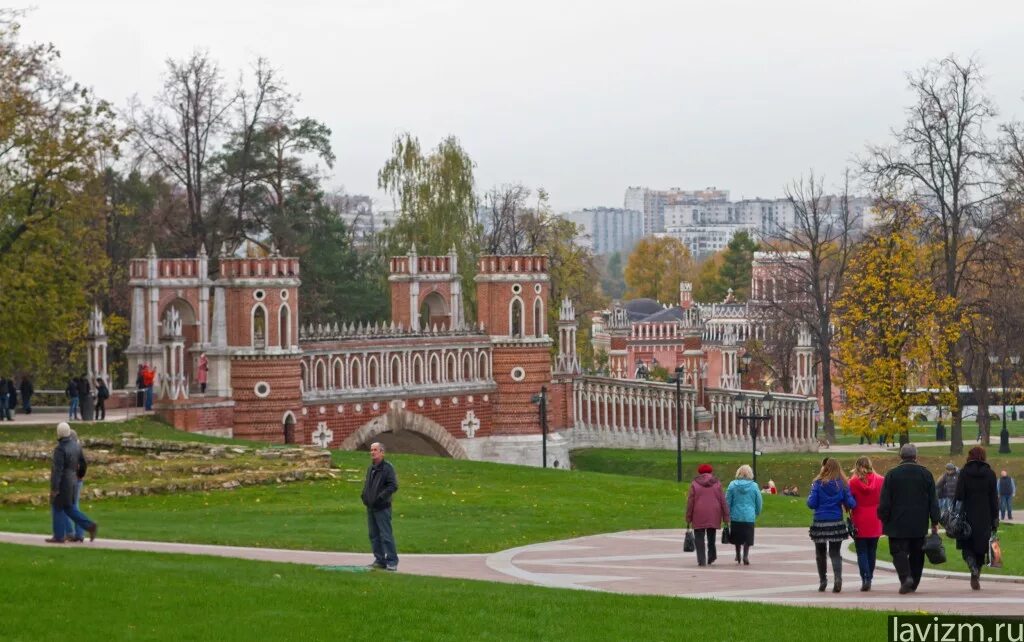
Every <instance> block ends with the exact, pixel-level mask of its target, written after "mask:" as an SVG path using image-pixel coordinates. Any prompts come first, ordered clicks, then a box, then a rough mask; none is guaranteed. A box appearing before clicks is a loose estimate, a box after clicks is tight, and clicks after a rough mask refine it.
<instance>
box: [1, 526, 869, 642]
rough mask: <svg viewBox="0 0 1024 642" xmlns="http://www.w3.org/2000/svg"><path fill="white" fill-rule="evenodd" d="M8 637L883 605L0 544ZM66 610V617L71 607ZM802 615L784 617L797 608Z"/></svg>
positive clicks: (457, 628) (384, 626)
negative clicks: (735, 598)
mask: <svg viewBox="0 0 1024 642" xmlns="http://www.w3.org/2000/svg"><path fill="white" fill-rule="evenodd" d="M0 568H3V569H4V578H3V582H2V583H0V596H2V599H3V617H0V639H2V640H5V642H22V641H29V640H53V639H55V637H61V635H63V636H64V637H68V636H70V637H72V638H74V639H76V640H126V639H128V640H136V641H141V640H169V639H173V640H203V641H205V640H243V641H246V642H248V641H250V640H372V639H382V640H431V641H433V640H474V641H476V640H673V641H674V640H681V639H691V640H706V641H709V642H711V641H717V640H780V639H786V640H819V639H821V636H822V631H827V632H828V638H829V639H830V640H837V641H839V640H865V639H870V640H874V639H883V638H884V636H885V632H886V629H885V627H886V617H885V614H884V613H879V612H868V611H856V610H852V611H851V610H846V609H835V610H829V609H822V608H798V607H787V606H774V605H771V606H770V605H761V604H753V603H751V604H743V605H737V604H735V603H728V602H714V601H700V602H697V601H693V600H683V599H679V598H671V597H644V596H627V595H614V594H608V593H599V592H592V591H569V590H559V589H546V588H539V587H532V586H522V585H514V584H497V583H490V582H475V581H460V580H448V579H437V578H427V577H416V576H411V575H404V574H401V573H397V574H392V573H383V572H376V573H339V572H328V571H321V570H317V569H315V568H313V567H308V566H300V565H296V564H272V563H266V562H250V561H244V560H231V559H220V558H215V557H198V556H187V555H159V554H152V553H132V552H119V551H118V552H115V551H100V550H84V549H82V548H76V549H67V548H64V549H43V548H35V547H22V546H13V545H0ZM68 618H70V620H69V619H68ZM797 619H798V620H799V622H800V626H799V627H793V622H794V620H797Z"/></svg>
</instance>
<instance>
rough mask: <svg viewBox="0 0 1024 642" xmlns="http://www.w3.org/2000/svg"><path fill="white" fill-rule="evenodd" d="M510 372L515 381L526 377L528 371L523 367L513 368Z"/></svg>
mask: <svg viewBox="0 0 1024 642" xmlns="http://www.w3.org/2000/svg"><path fill="white" fill-rule="evenodd" d="M510 374H511V375H512V379H513V380H515V381H522V380H523V379H525V378H526V371H525V370H523V369H522V368H512V372H511V373H510Z"/></svg>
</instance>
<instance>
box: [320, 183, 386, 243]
mask: <svg viewBox="0 0 1024 642" xmlns="http://www.w3.org/2000/svg"><path fill="white" fill-rule="evenodd" d="M328 202H329V203H330V204H331V207H332V208H334V211H335V212H337V213H338V215H339V216H340V217H341V220H343V221H344V222H345V225H346V226H347V227H348V228H349V230H351V232H352V235H353V236H354V237H355V238H356V239H359V240H365V239H368V238H370V237H372V236H373V235H374V234H377V233H378V232H381V231H383V230H384V229H386V228H387V227H388V226H390V225H391V222H392V220H393V216H389V215H391V214H394V213H393V212H376V211H374V209H373V199H371V198H370V197H369V196H365V195H363V194H332V195H331V196H330V197H329V198H328Z"/></svg>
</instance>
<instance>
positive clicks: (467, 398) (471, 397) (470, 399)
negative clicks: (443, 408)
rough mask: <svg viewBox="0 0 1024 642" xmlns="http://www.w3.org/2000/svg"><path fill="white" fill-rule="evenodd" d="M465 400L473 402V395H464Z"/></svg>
mask: <svg viewBox="0 0 1024 642" xmlns="http://www.w3.org/2000/svg"><path fill="white" fill-rule="evenodd" d="M466 401H468V402H469V403H473V395H469V396H468V397H466Z"/></svg>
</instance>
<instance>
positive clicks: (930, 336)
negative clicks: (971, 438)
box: [835, 230, 962, 436]
mask: <svg viewBox="0 0 1024 642" xmlns="http://www.w3.org/2000/svg"><path fill="white" fill-rule="evenodd" d="M929 269H930V266H929V264H928V256H927V253H926V252H924V251H923V250H922V249H921V248H920V246H919V243H918V239H917V238H915V237H914V236H912V235H911V234H910V233H909V232H907V231H905V230H889V231H886V232H883V233H881V234H879V235H878V236H875V237H872V238H869V239H867V240H866V241H864V243H863V244H862V245H860V246H859V247H858V248H857V250H856V252H855V253H854V254H853V255H852V257H851V261H850V265H849V273H848V278H847V279H846V281H845V283H844V287H843V289H842V292H841V295H840V297H839V299H838V300H837V301H836V305H835V325H836V327H837V329H838V330H837V332H838V341H837V346H838V354H839V359H840V361H841V362H842V364H843V368H842V383H843V389H844V390H845V392H846V407H845V408H844V410H843V411H842V413H841V414H840V418H841V420H842V423H843V426H844V429H846V430H849V431H852V432H855V433H859V434H862V435H867V436H872V435H877V434H878V433H883V434H897V433H904V432H907V431H908V430H909V429H910V428H911V426H912V425H913V419H912V417H911V416H910V406H911V405H914V403H915V402H920V401H922V400H923V399H921V394H922V393H921V392H919V389H920V388H933V389H935V388H937V389H938V390H939V392H938V394H937V395H936V402H937V403H938V404H939V405H940V406H950V407H955V406H956V396H955V395H953V394H952V393H951V391H950V388H949V381H950V380H951V379H952V367H951V366H950V365H949V362H948V361H947V360H946V358H945V355H946V351H947V349H948V347H949V346H950V345H953V344H955V343H956V341H957V338H958V337H959V334H960V332H961V330H962V324H959V323H953V322H950V319H951V318H953V317H954V315H955V313H956V309H957V302H956V300H955V299H953V297H950V296H948V295H943V294H941V293H939V292H936V291H935V290H934V289H932V288H928V287H921V280H922V276H924V275H927V274H928V271H929ZM916 390H917V391H916Z"/></svg>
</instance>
